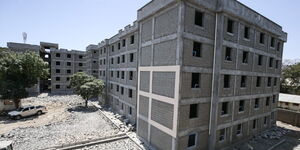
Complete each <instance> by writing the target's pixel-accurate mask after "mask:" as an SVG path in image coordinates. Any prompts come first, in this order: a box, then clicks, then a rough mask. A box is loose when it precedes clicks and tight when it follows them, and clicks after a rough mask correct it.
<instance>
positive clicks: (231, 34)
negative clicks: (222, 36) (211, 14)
mask: <svg viewBox="0 0 300 150" xmlns="http://www.w3.org/2000/svg"><path fill="white" fill-rule="evenodd" d="M226 33H227V34H228V35H230V36H234V34H233V33H230V32H227V31H226Z"/></svg>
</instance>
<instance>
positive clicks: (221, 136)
mask: <svg viewBox="0 0 300 150" xmlns="http://www.w3.org/2000/svg"><path fill="white" fill-rule="evenodd" d="M224 140H225V129H221V130H220V137H219V141H224Z"/></svg>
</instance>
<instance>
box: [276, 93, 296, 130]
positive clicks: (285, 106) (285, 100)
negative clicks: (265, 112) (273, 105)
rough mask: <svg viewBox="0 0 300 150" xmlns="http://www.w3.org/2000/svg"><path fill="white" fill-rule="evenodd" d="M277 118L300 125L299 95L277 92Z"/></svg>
mask: <svg viewBox="0 0 300 150" xmlns="http://www.w3.org/2000/svg"><path fill="white" fill-rule="evenodd" d="M277 114H278V116H277V120H279V121H282V122H285V123H288V124H291V125H294V126H298V127H300V96H299V95H291V94H284V93H280V94H279V100H278V111H277Z"/></svg>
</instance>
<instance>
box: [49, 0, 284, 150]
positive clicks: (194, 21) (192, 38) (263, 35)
mask: <svg viewBox="0 0 300 150" xmlns="http://www.w3.org/2000/svg"><path fill="white" fill-rule="evenodd" d="M137 16H138V17H137V21H136V22H134V23H133V25H129V26H126V27H125V29H124V30H120V31H119V33H118V34H116V35H115V36H113V37H111V38H109V39H105V40H103V41H102V42H100V43H99V44H98V45H89V46H88V47H87V52H86V57H81V59H80V56H84V55H85V53H84V52H77V51H66V50H58V48H56V49H54V48H52V49H50V52H51V85H52V90H56V91H65V90H66V89H67V87H66V86H67V79H62V78H67V77H68V73H67V74H65V71H66V70H68V69H66V68H70V70H71V71H70V72H71V73H70V74H73V73H74V72H76V71H83V70H86V72H87V73H88V74H90V75H93V76H95V77H98V78H100V79H102V80H103V81H104V82H105V85H106V88H105V94H104V96H102V97H100V98H99V99H100V102H101V103H103V104H105V105H107V106H110V107H111V108H112V109H113V110H114V111H115V112H118V113H120V114H122V115H124V116H125V117H127V118H128V120H129V121H130V122H131V123H133V124H135V123H136V124H137V125H136V127H137V134H138V136H139V137H140V138H141V139H143V140H144V141H146V142H147V143H149V145H150V146H152V147H153V148H155V149H162V150H175V149H180V150H181V149H200V150H201V149H203V150H206V149H210V150H213V149H221V148H224V147H227V146H230V145H231V144H233V143H236V142H238V141H241V140H244V139H247V138H249V137H251V136H253V135H256V134H258V133H259V132H261V131H263V130H265V129H267V128H269V127H271V126H272V125H274V124H275V121H276V117H277V114H276V106H277V102H278V94H279V78H280V73H281V62H282V52H283V45H284V42H286V40H287V34H286V33H285V32H284V31H282V27H281V26H279V25H278V24H276V23H274V22H272V21H271V20H269V19H268V18H266V17H264V16H263V15H261V14H259V13H257V12H255V11H254V10H252V9H250V8H248V7H247V6H245V5H243V4H242V3H240V2H238V1H236V0H180V1H178V0H152V1H151V2H149V3H148V4H146V5H145V6H144V7H142V8H141V9H139V10H138V15H137ZM57 54H59V57H57V56H58V55H57ZM71 54H73V55H72V56H71V57H70V58H68V55H71ZM68 59H70V61H71V60H72V61H71V62H73V63H75V65H76V66H75V65H74V64H72V65H71V66H72V67H73V70H72V69H71V68H72V67H71V66H69V67H68V66H66V65H65V63H68ZM57 62H59V63H57ZM84 62H86V64H85V63H84ZM80 63H81V65H79V64H80ZM57 64H58V65H57ZM60 64H63V66H60ZM60 68H61V71H58V73H57V72H56V70H57V69H60ZM57 77H60V80H59V81H57V82H56V81H55V80H56V78H57ZM58 85H59V88H56V86H58ZM60 88H61V89H60Z"/></svg>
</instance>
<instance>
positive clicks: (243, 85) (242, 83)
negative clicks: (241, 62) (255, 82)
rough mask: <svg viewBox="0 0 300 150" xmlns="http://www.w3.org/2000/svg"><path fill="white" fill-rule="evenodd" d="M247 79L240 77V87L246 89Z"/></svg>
mask: <svg viewBox="0 0 300 150" xmlns="http://www.w3.org/2000/svg"><path fill="white" fill-rule="evenodd" d="M246 82H247V77H246V76H242V77H241V87H246Z"/></svg>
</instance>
